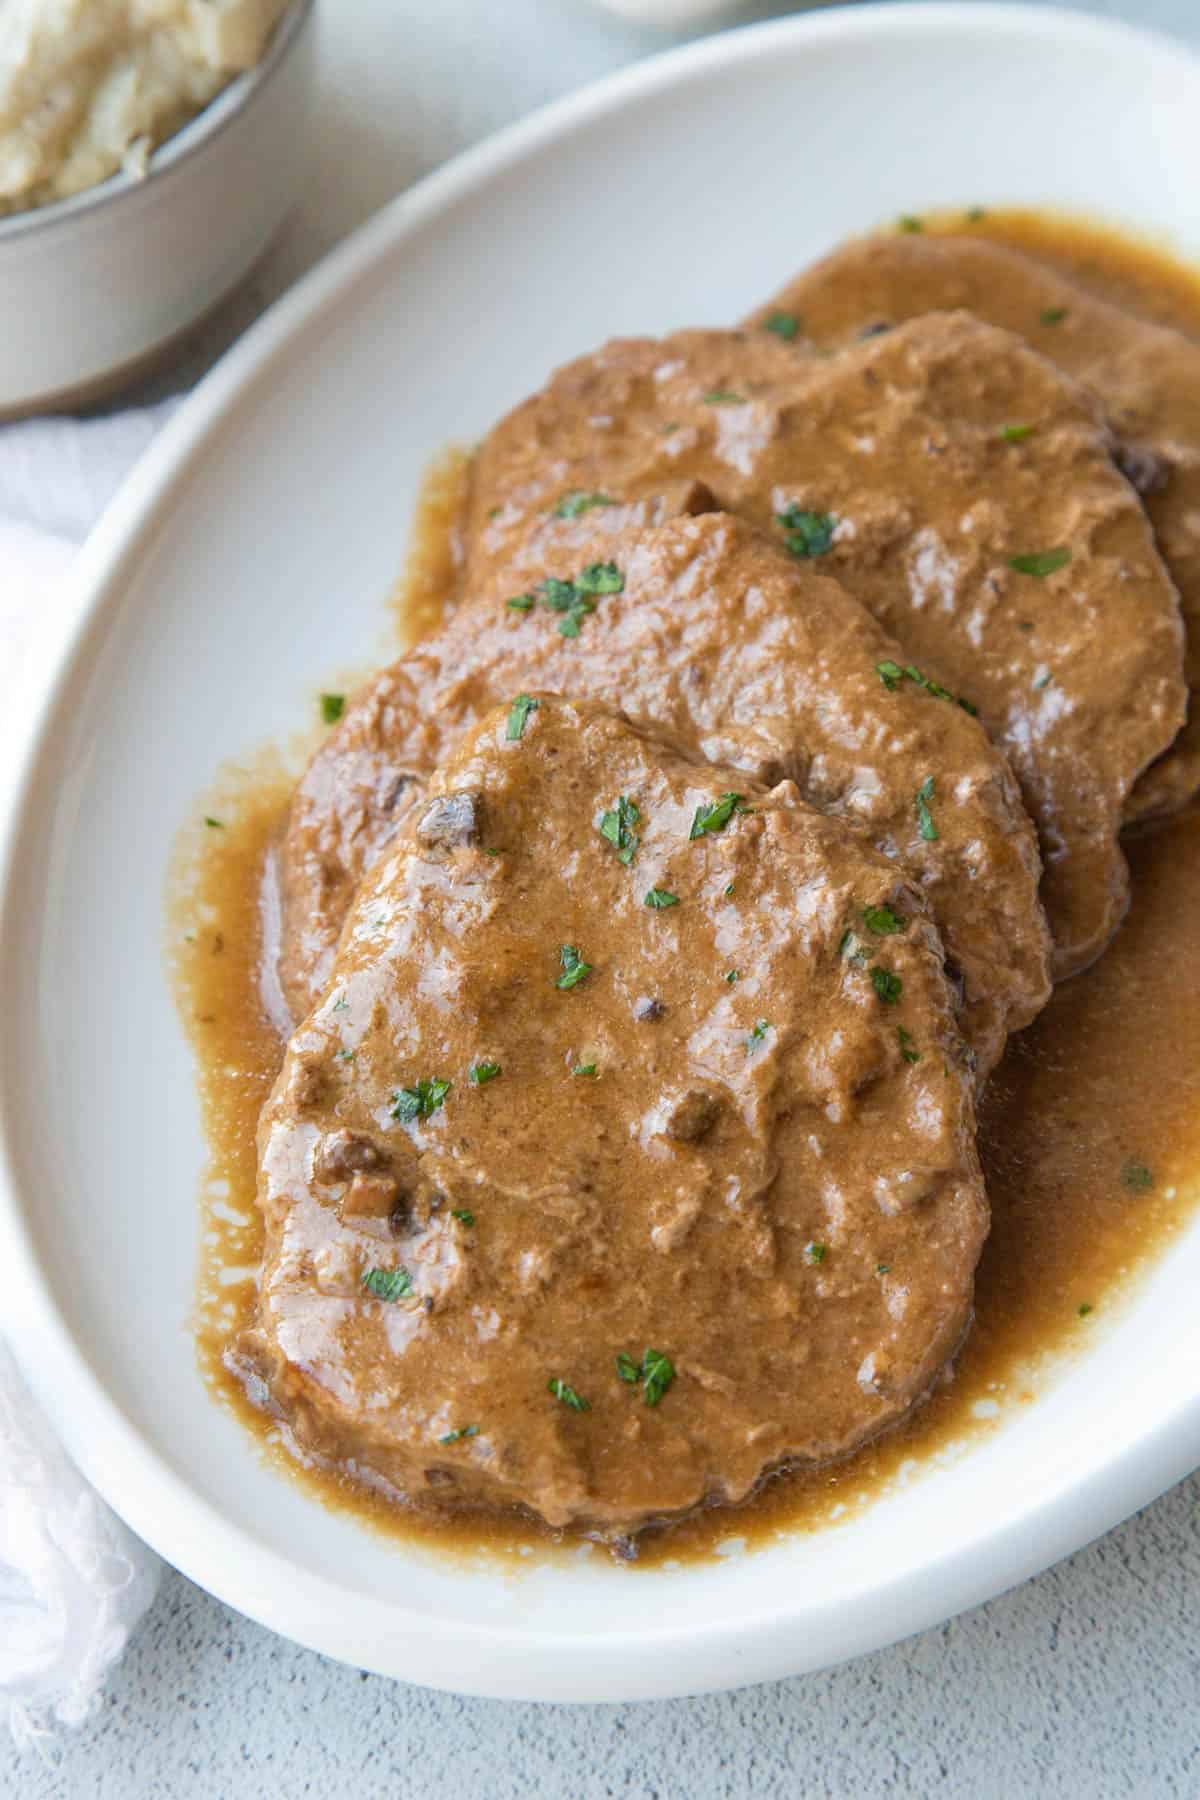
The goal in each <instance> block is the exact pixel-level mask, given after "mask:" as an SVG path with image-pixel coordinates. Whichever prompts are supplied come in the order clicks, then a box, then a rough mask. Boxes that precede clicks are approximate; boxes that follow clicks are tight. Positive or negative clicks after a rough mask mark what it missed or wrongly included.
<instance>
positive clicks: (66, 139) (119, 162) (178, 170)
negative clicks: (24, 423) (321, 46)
mask: <svg viewBox="0 0 1200 1800" xmlns="http://www.w3.org/2000/svg"><path fill="white" fill-rule="evenodd" d="M314 10H315V0H4V3H3V5H0V316H2V317H3V318H4V321H5V329H4V332H3V334H0V417H11V416H15V415H18V414H21V413H25V412H30V411H35V410H49V409H54V408H58V409H62V408H66V407H71V406H78V405H81V404H85V403H86V402H87V401H89V400H91V399H94V398H99V397H102V396H103V394H104V393H105V392H106V391H109V390H112V389H114V388H115V387H117V386H118V385H119V384H120V383H121V382H122V381H124V380H126V379H130V378H132V377H133V376H135V375H136V374H137V373H138V372H139V370H140V369H141V368H142V367H144V366H147V365H148V364H149V363H151V362H152V361H153V359H154V358H155V357H156V356H158V355H160V354H161V353H163V352H164V351H165V350H167V349H168V347H169V346H170V345H171V344H172V343H173V342H174V341H175V340H176V339H177V338H179V337H180V336H181V335H182V334H183V333H184V332H186V331H187V330H188V329H189V328H190V327H191V326H192V325H194V324H195V323H196V322H197V321H198V320H199V319H201V318H202V317H203V315H204V314H205V313H207V312H208V311H209V310H211V308H212V307H213V306H215V305H216V304H217V302H218V301H220V300H221V299H222V298H223V297H224V296H225V295H226V294H227V293H229V292H230V291H231V289H232V288H233V287H235V286H236V285H237V283H238V281H239V280H241V278H242V277H243V276H244V275H245V274H246V273H247V271H248V270H249V269H250V268H251V266H252V265H253V263H254V262H255V260H256V259H257V258H258V256H259V255H260V254H261V253H262V251H263V250H264V248H265V247H266V245H267V244H268V242H269V241H270V239H271V237H272V236H273V235H274V233H275V231H276V230H277V229H278V227H279V225H280V224H281V223H282V221H283V219H284V217H285V215H286V214H287V212H288V211H289V209H290V207H291V205H292V204H293V202H294V201H295V199H296V198H297V195H298V192H299V187H300V183H301V181H302V179H303V172H304V150H305V145H306V140H307V128H308V121H309V116H310V111H311V103H312V89H313V63H314V57H313V38H314V33H313V29H312V26H313V15H314Z"/></svg>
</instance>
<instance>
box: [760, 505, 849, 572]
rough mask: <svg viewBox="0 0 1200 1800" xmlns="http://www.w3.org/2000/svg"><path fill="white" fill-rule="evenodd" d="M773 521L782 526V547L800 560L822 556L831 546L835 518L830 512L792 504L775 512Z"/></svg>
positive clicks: (835, 524)
mask: <svg viewBox="0 0 1200 1800" xmlns="http://www.w3.org/2000/svg"><path fill="white" fill-rule="evenodd" d="M775 523H776V524H777V525H782V527H783V542H784V548H785V549H787V550H790V551H791V553H792V555H793V556H798V557H799V558H800V559H801V560H802V561H804V560H806V559H807V558H808V557H810V556H824V554H825V552H826V551H827V550H829V549H831V548H832V546H833V534H834V532H835V531H836V530H837V520H836V519H835V518H834V516H833V514H832V513H819V512H806V511H805V510H804V508H803V507H802V506H795V505H792V506H789V507H788V508H787V509H786V510H785V511H784V512H781V513H776V514H775Z"/></svg>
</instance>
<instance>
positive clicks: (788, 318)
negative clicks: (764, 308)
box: [763, 312, 800, 344]
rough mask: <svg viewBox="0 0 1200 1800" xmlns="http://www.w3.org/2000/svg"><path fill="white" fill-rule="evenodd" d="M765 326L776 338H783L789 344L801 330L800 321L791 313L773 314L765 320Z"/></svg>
mask: <svg viewBox="0 0 1200 1800" xmlns="http://www.w3.org/2000/svg"><path fill="white" fill-rule="evenodd" d="M763 325H764V327H765V328H766V330H767V331H773V332H774V333H775V336H776V337H779V338H783V340H784V341H785V343H788V344H790V343H791V341H792V339H793V338H794V337H795V335H796V333H797V332H798V331H799V329H800V321H799V319H798V318H797V317H796V315H795V313H790V312H773V313H771V314H770V315H769V317H768V318H766V319H764V320H763Z"/></svg>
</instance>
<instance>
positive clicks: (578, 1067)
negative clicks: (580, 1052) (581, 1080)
mask: <svg viewBox="0 0 1200 1800" xmlns="http://www.w3.org/2000/svg"><path fill="white" fill-rule="evenodd" d="M571 1073H572V1075H589V1076H596V1075H598V1074H599V1073H600V1071H599V1069H598V1068H597V1066H596V1064H595V1063H576V1064H575V1067H574V1068H573V1069H572V1070H571Z"/></svg>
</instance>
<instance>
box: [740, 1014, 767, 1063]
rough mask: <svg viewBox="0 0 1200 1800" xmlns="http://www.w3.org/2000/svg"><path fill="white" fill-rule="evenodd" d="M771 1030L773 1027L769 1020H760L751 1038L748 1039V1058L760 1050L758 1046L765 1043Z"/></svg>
mask: <svg viewBox="0 0 1200 1800" xmlns="http://www.w3.org/2000/svg"><path fill="white" fill-rule="evenodd" d="M770 1029H771V1025H770V1021H769V1020H767V1019H759V1021H758V1023H757V1024H756V1025H755V1027H754V1029H753V1031H751V1033H750V1036H749V1037H748V1038H747V1039H746V1055H747V1056H753V1055H754V1052H755V1051H756V1050H757V1049H758V1046H759V1045H760V1044H761V1043H763V1041H764V1040H765V1038H766V1035H767V1033H768V1031H770Z"/></svg>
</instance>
